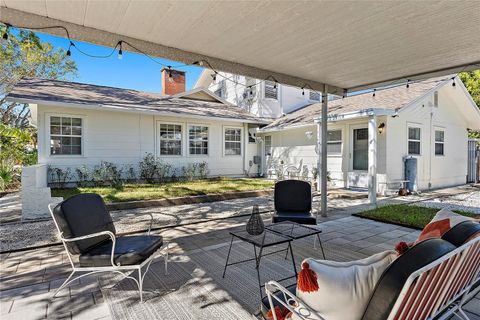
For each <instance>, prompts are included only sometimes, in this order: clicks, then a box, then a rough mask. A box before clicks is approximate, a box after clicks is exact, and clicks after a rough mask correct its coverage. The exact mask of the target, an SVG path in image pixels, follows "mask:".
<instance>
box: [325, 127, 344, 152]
mask: <svg viewBox="0 0 480 320" xmlns="http://www.w3.org/2000/svg"><path fill="white" fill-rule="evenodd" d="M327 154H329V155H340V154H342V130H328V133H327Z"/></svg>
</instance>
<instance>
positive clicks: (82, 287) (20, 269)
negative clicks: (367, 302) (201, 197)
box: [0, 210, 480, 319]
mask: <svg viewBox="0 0 480 320" xmlns="http://www.w3.org/2000/svg"><path fill="white" fill-rule="evenodd" d="M264 217H265V218H268V215H264ZM246 220H247V218H246V217H235V218H231V219H227V220H217V221H209V222H204V223H199V224H191V225H186V226H180V227H175V228H171V229H166V230H162V231H160V232H158V233H159V234H161V235H162V236H164V237H165V238H166V240H168V241H171V244H172V245H171V247H172V252H173V254H172V256H173V259H172V260H175V257H176V256H178V255H187V254H189V253H192V252H198V251H199V250H200V251H202V250H203V251H205V252H206V251H208V250H212V248H218V247H221V246H226V245H228V241H229V240H230V235H229V231H232V230H235V229H242V228H244V224H245V222H246ZM319 226H320V228H321V229H322V231H323V233H322V235H321V238H322V241H323V243H324V246H325V248H326V250H327V251H328V250H330V251H331V252H332V251H335V250H341V251H342V254H344V255H346V256H350V257H355V258H361V257H366V256H369V255H371V254H374V253H377V252H381V251H384V250H388V249H392V248H393V247H394V246H395V244H396V243H398V242H399V241H401V240H405V241H412V240H414V239H416V238H417V236H418V234H419V232H418V231H416V230H412V229H408V228H404V227H399V226H395V225H390V224H384V223H379V222H374V221H370V220H366V219H361V218H357V217H352V216H350V215H349V214H348V213H345V212H344V211H341V210H339V211H336V212H334V213H332V214H331V215H330V217H328V218H320V221H319ZM327 258H328V256H327ZM297 262H298V261H297ZM174 263H175V262H171V264H172V265H173V264H174ZM222 263H223V261H222ZM241 268H245V270H244V271H245V272H252V270H250V268H251V266H248V265H245V266H241ZM0 270H1V271H0V275H1V300H0V301H1V303H0V309H1V318H2V319H42V318H63V319H111V318H112V316H111V310H110V308H113V309H114V308H115V306H112V305H110V306H109V305H108V304H107V303H106V302H105V300H104V297H103V294H102V292H101V291H100V287H99V283H98V281H97V278H95V277H87V278H83V279H81V280H80V281H79V282H78V283H76V284H75V285H72V286H71V287H70V288H68V289H64V290H63V291H62V292H61V294H60V297H58V298H56V299H55V300H51V295H52V292H53V291H54V289H55V288H57V287H58V286H59V285H60V284H61V283H62V281H63V279H64V278H65V277H66V276H67V275H68V272H69V265H68V261H66V255H65V254H64V251H63V247H61V246H53V247H49V248H43V249H38V250H31V251H25V252H16V253H9V254H2V256H1V268H0ZM102 277H108V275H105V276H102ZM112 290H115V289H112ZM113 294H114V291H113ZM466 310H468V312H469V316H470V317H471V319H480V299H479V296H477V297H476V298H474V299H473V300H472V301H471V302H470V303H469V304H468V306H467V308H466ZM125 317H127V316H125Z"/></svg>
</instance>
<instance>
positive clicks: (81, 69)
mask: <svg viewBox="0 0 480 320" xmlns="http://www.w3.org/2000/svg"><path fill="white" fill-rule="evenodd" d="M37 35H38V36H39V37H40V39H41V40H42V41H46V42H50V43H51V44H52V45H54V46H55V47H62V48H63V49H64V50H67V49H68V43H69V42H68V40H67V39H65V38H60V37H54V36H50V35H46V34H42V33H37ZM74 43H75V45H76V46H78V47H79V48H80V49H81V50H82V51H84V52H86V53H89V54H93V55H107V54H109V53H110V52H111V51H112V49H111V48H107V47H103V46H98V45H94V44H90V43H86V42H80V41H74ZM125 49H126V48H125V46H124V48H123V58H122V59H121V60H120V59H118V54H117V53H115V54H113V55H112V56H111V57H110V58H107V59H98V58H91V57H87V56H84V55H83V54H81V53H80V52H78V51H77V50H76V49H75V48H72V50H71V52H72V55H71V57H70V59H72V60H74V61H75V62H76V63H77V67H78V77H77V78H75V79H73V81H77V82H84V83H92V84H98V85H105V86H112V87H119V88H128V89H135V90H141V91H148V92H160V91H161V88H162V83H161V75H160V70H161V69H162V66H161V65H159V64H156V63H155V62H153V61H151V60H150V59H149V58H148V57H145V56H144V55H141V54H137V53H132V52H128V51H126V50H125ZM157 60H158V61H159V62H161V63H164V64H165V65H171V66H175V65H183V64H182V63H179V62H175V61H170V60H166V59H158V58H157ZM180 70H183V71H186V80H187V83H186V86H187V90H190V89H192V88H193V85H194V84H195V81H196V80H197V79H198V77H199V75H200V73H201V71H202V68H200V67H195V66H187V67H183V68H181V69H180Z"/></svg>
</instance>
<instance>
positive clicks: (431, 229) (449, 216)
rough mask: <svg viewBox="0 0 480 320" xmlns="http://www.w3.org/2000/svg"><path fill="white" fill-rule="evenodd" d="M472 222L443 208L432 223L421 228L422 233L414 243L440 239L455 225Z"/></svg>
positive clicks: (470, 219)
mask: <svg viewBox="0 0 480 320" xmlns="http://www.w3.org/2000/svg"><path fill="white" fill-rule="evenodd" d="M472 220H473V219H472V218H469V217H465V216H462V215H460V214H458V213H455V212H453V211H451V210H450V209H448V208H443V209H442V210H440V211H438V212H437V214H435V216H434V217H433V219H432V221H430V223H429V224H427V225H426V226H425V228H423V230H422V233H421V234H420V236H419V237H418V240H417V241H416V242H420V241H423V240H425V239H429V238H441V237H442V236H443V235H444V234H445V233H446V232H447V231H448V230H450V229H451V228H453V227H455V226H456V225H457V224H459V223H462V222H464V221H472Z"/></svg>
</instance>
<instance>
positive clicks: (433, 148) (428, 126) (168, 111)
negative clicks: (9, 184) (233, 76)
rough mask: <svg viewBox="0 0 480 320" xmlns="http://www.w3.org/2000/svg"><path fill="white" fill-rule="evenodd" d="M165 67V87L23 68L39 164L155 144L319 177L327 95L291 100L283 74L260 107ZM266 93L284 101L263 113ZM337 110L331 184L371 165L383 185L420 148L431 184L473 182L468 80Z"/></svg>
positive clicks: (359, 179) (228, 164) (222, 168)
mask: <svg viewBox="0 0 480 320" xmlns="http://www.w3.org/2000/svg"><path fill="white" fill-rule="evenodd" d="M162 74H163V78H164V79H163V80H164V81H163V83H164V84H165V86H164V87H163V91H162V93H163V95H157V94H152V93H146V92H139V91H135V90H127V89H119V88H111V87H104V86H96V85H89V84H81V83H72V82H62V81H50V80H40V79H25V80H23V81H21V82H20V83H18V85H17V86H16V87H15V88H14V90H13V91H12V92H11V93H10V94H9V97H8V98H9V99H10V100H13V101H17V102H22V103H28V104H29V105H30V108H31V110H32V118H33V122H34V124H35V125H36V126H37V127H38V151H39V164H44V165H52V166H54V167H60V168H66V167H70V168H75V167H79V166H81V165H88V166H94V165H96V164H99V163H100V162H101V161H108V162H112V163H115V164H117V165H120V166H122V165H135V164H138V162H139V161H141V160H142V158H143V157H144V155H145V154H147V153H152V154H154V155H156V156H157V157H158V158H161V159H162V160H164V161H165V162H167V163H170V164H171V165H172V166H174V167H176V168H180V167H182V166H186V165H188V164H189V163H193V162H203V161H205V162H207V164H208V168H209V174H210V175H212V176H217V175H232V176H240V175H243V174H245V173H248V174H250V175H256V174H257V173H258V174H260V175H267V174H270V173H272V168H273V167H276V166H278V165H279V164H282V163H283V165H284V167H287V166H288V165H294V166H299V164H300V163H302V166H306V168H307V169H308V171H309V174H310V176H311V174H312V171H313V168H316V167H317V159H318V155H317V153H316V151H315V150H316V145H317V124H316V122H315V121H316V120H318V118H319V116H320V109H321V103H313V104H311V103H310V104H306V103H309V102H311V101H307V100H310V97H308V98H306V100H305V99H304V100H303V101H302V103H300V101H299V102H298V105H295V106H293V105H289V106H287V105H286V104H285V103H284V102H285V101H286V100H284V95H282V94H281V92H282V91H283V93H285V94H286V91H285V90H287V89H285V88H287V87H286V86H280V85H278V86H276V88H275V89H276V90H277V91H275V92H276V93H277V100H275V99H273V98H269V97H265V92H264V93H262V95H263V96H262V97H263V98H261V99H257V101H256V103H257V106H256V107H255V108H256V109H255V110H252V111H253V113H252V112H248V111H246V110H244V108H239V107H237V106H235V105H234V104H232V103H230V102H229V100H230V101H237V100H231V99H234V97H235V96H236V95H237V93H238V92H236V91H232V92H234V93H232V94H230V93H222V92H219V93H218V94H219V95H220V96H222V97H223V98H222V97H219V96H218V95H216V94H213V93H211V92H209V91H208V90H206V89H202V88H196V89H194V90H191V91H188V92H184V89H185V82H184V81H185V75H184V73H183V72H180V71H175V70H172V71H170V70H164V71H163V73H162ZM205 74H206V73H204V75H205ZM208 77H210V75H208ZM247 80H249V79H247ZM199 81H200V80H199ZM200 82H201V81H200ZM227 83H228V82H227ZM215 85H218V84H215ZM268 85H269V84H268V83H265V84H263V86H257V89H259V90H260V91H262V90H263V91H265V90H266V89H265V86H268ZM262 88H263V89H262ZM243 89H245V87H243ZM270 89H271V88H268V89H267V90H270ZM222 90H223V89H222ZM239 90H240V89H239ZM297 90H298V91H297V93H295V95H298V92H299V95H300V96H304V95H303V94H302V90H301V89H297ZM267 96H268V94H267ZM269 99H270V100H275V101H269V102H271V104H270V106H275V107H271V108H270V109H268V110H269V111H268V112H266V111H265V110H266V107H265V105H266V102H267V100H269ZM285 99H286V98H285ZM242 100H245V99H244V98H241V99H240V100H238V101H242ZM305 104H306V105H305ZM300 105H303V107H299V106H300ZM262 108H263V109H262ZM285 108H287V109H288V108H291V109H293V110H294V111H291V112H288V113H287V112H284V111H285ZM274 109H275V110H276V111H275V112H274ZM262 110H263V111H262ZM264 111H265V112H264ZM254 113H255V114H254ZM283 113H287V114H285V115H281V114H283ZM259 114H260V116H259ZM267 115H268V117H269V119H266V118H265V117H263V116H267ZM272 118H276V119H272ZM328 121H329V124H328V171H329V174H330V177H331V184H332V185H333V186H338V187H346V188H352V187H360V188H365V187H367V186H368V179H369V175H368V171H369V169H370V173H371V174H374V177H375V178H376V181H377V183H378V185H377V190H380V191H382V190H384V189H385V188H386V187H388V185H389V184H390V183H393V182H396V181H399V180H404V179H405V176H404V159H405V158H406V157H414V158H416V159H417V161H418V162H417V177H416V180H417V181H416V182H417V186H418V189H419V190H423V189H429V188H437V187H443V186H449V185H459V184H463V183H465V182H466V174H467V140H468V138H467V133H468V130H469V129H472V130H478V129H480V111H479V109H478V108H477V107H476V105H475V104H474V102H473V101H472V99H471V97H470V95H469V94H468V92H467V91H466V88H465V87H464V86H463V84H462V83H461V81H457V83H456V86H452V83H451V80H442V79H430V80H426V81H422V82H419V83H411V84H410V85H409V88H406V87H405V86H401V87H394V88H389V89H384V90H377V91H376V92H375V94H374V95H373V94H372V92H368V93H363V94H358V95H354V96H349V97H346V98H344V99H335V100H332V101H329V118H328ZM254 132H255V136H254ZM369 154H370V156H369ZM255 156H259V157H255ZM255 158H256V159H255ZM259 158H260V159H261V161H256V160H258V159H259ZM256 163H258V166H257V164H256Z"/></svg>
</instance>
